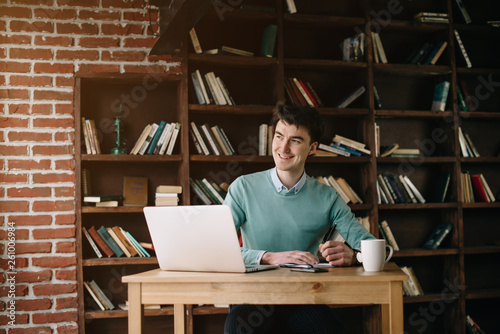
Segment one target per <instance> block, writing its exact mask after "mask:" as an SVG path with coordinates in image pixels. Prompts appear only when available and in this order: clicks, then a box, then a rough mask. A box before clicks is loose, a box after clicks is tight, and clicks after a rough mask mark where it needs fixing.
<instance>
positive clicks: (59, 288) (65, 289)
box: [33, 284, 76, 296]
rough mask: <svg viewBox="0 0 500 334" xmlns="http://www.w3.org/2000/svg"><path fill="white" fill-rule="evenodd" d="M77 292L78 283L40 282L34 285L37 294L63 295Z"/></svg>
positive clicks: (34, 291)
mask: <svg viewBox="0 0 500 334" xmlns="http://www.w3.org/2000/svg"><path fill="white" fill-rule="evenodd" d="M73 292H76V284H38V285H34V286H33V293H34V295H35V296H52V295H62V294H65V293H73Z"/></svg>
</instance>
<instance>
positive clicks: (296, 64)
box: [284, 58, 368, 71]
mask: <svg viewBox="0 0 500 334" xmlns="http://www.w3.org/2000/svg"><path fill="white" fill-rule="evenodd" d="M284 62H285V67H287V68H296V69H310V70H312V69H317V70H324V71H328V70H359V69H366V68H367V66H368V65H367V63H365V62H346V61H342V60H327V59H291V58H288V59H285V61H284Z"/></svg>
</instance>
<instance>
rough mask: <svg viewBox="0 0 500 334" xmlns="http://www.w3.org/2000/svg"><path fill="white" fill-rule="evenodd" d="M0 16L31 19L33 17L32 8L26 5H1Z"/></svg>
mask: <svg viewBox="0 0 500 334" xmlns="http://www.w3.org/2000/svg"><path fill="white" fill-rule="evenodd" d="M0 17H9V18H18V19H23V18H24V19H29V18H31V10H30V9H29V8H26V7H14V6H3V5H0Z"/></svg>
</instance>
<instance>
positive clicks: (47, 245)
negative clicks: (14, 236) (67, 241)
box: [16, 242, 52, 254]
mask: <svg viewBox="0 0 500 334" xmlns="http://www.w3.org/2000/svg"><path fill="white" fill-rule="evenodd" d="M51 251H52V243H51V242H17V243H16V254H36V253H50V252H51Z"/></svg>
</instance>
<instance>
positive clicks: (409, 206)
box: [378, 202, 458, 210]
mask: <svg viewBox="0 0 500 334" xmlns="http://www.w3.org/2000/svg"><path fill="white" fill-rule="evenodd" d="M457 207H458V203H456V202H451V203H401V204H379V206H378V208H379V210H415V209H453V208H457Z"/></svg>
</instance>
